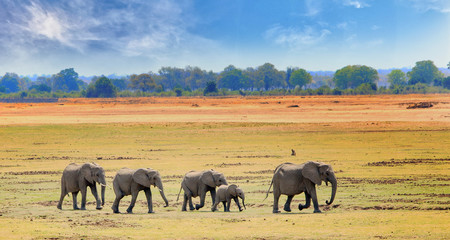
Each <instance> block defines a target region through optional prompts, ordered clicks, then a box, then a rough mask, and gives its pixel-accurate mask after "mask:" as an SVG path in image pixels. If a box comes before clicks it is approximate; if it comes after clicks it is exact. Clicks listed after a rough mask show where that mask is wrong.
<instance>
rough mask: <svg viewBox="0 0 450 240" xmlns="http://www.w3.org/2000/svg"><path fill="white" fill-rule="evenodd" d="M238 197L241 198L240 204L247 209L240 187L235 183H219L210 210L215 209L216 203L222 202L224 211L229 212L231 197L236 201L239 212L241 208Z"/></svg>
mask: <svg viewBox="0 0 450 240" xmlns="http://www.w3.org/2000/svg"><path fill="white" fill-rule="evenodd" d="M238 197H240V198H241V199H242V205H243V206H244V208H245V209H247V208H246V207H245V203H244V202H245V195H244V191H243V190H242V189H241V188H240V187H238V186H236V185H235V184H231V185H221V186H220V187H218V188H217V193H216V200H215V202H214V205H213V207H212V208H211V211H213V212H214V211H216V210H217V205H219V203H220V202H222V203H223V207H224V212H229V211H230V204H231V199H233V200H234V201H235V202H236V205H237V206H238V208H239V211H240V212H241V211H242V210H243V209H242V207H241V205H239V200H238Z"/></svg>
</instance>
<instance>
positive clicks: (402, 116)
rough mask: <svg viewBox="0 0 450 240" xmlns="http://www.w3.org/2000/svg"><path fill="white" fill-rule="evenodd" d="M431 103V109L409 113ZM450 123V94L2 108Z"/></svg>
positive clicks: (5, 120) (32, 120)
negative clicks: (420, 105)
mask: <svg viewBox="0 0 450 240" xmlns="http://www.w3.org/2000/svg"><path fill="white" fill-rule="evenodd" d="M419 102H430V103H432V104H433V107H431V108H423V109H407V107H408V105H410V104H413V103H419ZM355 121H357V122H363V121H413V122H430V121H437V122H447V123H449V122H450V95H449V94H439V95H386V96H308V97H296V96H287V97H246V98H241V97H230V98H203V97H199V98H119V99H60V100H59V101H58V102H56V103H21V104H11V103H0V125H11V124H13V125H14V124H71V123H118V122H120V123H127V122H149V123H151V122H291V123H316V122H355Z"/></svg>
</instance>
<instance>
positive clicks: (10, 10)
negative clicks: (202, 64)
mask: <svg viewBox="0 0 450 240" xmlns="http://www.w3.org/2000/svg"><path fill="white" fill-rule="evenodd" d="M187 2H188V1H173V0H155V1H138V0H132V1H122V0H104V1H90V0H74V1H67V2H66V1H61V2H59V1H57V2H53V1H52V2H50V1H40V0H31V1H13V0H2V1H0V30H2V29H5V32H8V33H9V34H8V35H7V36H5V35H3V34H0V48H1V46H2V45H3V46H5V45H6V43H8V44H9V45H15V46H14V49H24V50H25V51H26V49H34V51H39V49H42V50H44V49H45V50H46V51H48V46H53V48H57V49H58V51H59V52H61V51H76V52H78V53H81V54H83V53H86V52H90V53H92V52H95V51H104V50H107V51H112V52H116V53H118V54H122V55H124V56H145V57H151V58H152V57H156V56H160V57H162V56H163V55H164V54H170V53H171V52H172V51H173V50H176V49H177V48H181V46H182V45H183V48H186V47H188V48H189V47H193V45H192V44H194V43H195V41H204V42H208V43H209V44H213V42H212V41H209V40H208V39H203V38H201V37H200V36H196V35H193V34H191V33H189V31H188V30H187V29H188V28H189V27H190V24H192V22H193V21H192V19H193V18H194V16H190V15H189V13H188V12H187V11H186V10H188V9H189V6H188V5H189V4H188V3H187ZM2 5H3V6H2ZM2 8H3V10H1V9H2ZM24 10H25V12H24ZM1 19H4V20H1ZM188 19H189V20H188ZM13 39H21V42H16V43H14V41H13ZM9 47H11V46H9ZM0 50H4V51H9V50H8V49H0Z"/></svg>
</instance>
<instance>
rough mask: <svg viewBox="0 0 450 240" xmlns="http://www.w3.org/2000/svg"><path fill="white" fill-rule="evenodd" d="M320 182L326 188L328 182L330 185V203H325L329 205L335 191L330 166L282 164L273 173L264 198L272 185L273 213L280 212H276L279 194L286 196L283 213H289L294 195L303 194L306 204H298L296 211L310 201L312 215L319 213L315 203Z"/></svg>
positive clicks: (335, 185) (332, 172) (334, 179)
mask: <svg viewBox="0 0 450 240" xmlns="http://www.w3.org/2000/svg"><path fill="white" fill-rule="evenodd" d="M322 181H324V182H325V183H326V184H327V186H328V182H330V183H331V186H332V192H331V199H330V201H326V204H327V205H330V204H332V203H333V201H334V198H335V196H336V189H337V180H336V176H335V174H334V171H333V169H332V168H331V166H330V165H327V164H324V163H320V162H312V161H309V162H306V163H303V164H293V163H283V164H281V165H279V166H278V167H277V168H276V169H275V171H274V174H273V178H272V182H271V183H270V186H269V190H267V194H266V198H267V196H268V195H269V191H270V188H271V187H272V185H273V198H274V200H273V213H279V212H280V211H278V200H279V198H280V195H281V194H285V195H287V196H288V198H287V201H286V203H285V204H284V211H286V212H290V211H291V206H290V205H291V201H292V198H293V197H294V195H297V194H300V193H302V192H305V199H306V203H305V205H302V204H299V205H298V209H299V210H300V211H301V210H302V209H304V208H308V207H309V206H310V204H311V199H312V201H313V204H314V213H320V212H321V211H320V210H319V204H318V202H317V194H316V185H321V183H322ZM266 198H265V199H266Z"/></svg>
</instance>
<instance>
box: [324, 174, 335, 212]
mask: <svg viewBox="0 0 450 240" xmlns="http://www.w3.org/2000/svg"><path fill="white" fill-rule="evenodd" d="M330 183H331V189H332V190H331V199H330V201H326V203H327V205H330V204H332V203H333V201H334V197H335V196H336V190H337V181H336V178H335V177H334V176H333V178H331V179H330Z"/></svg>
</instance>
